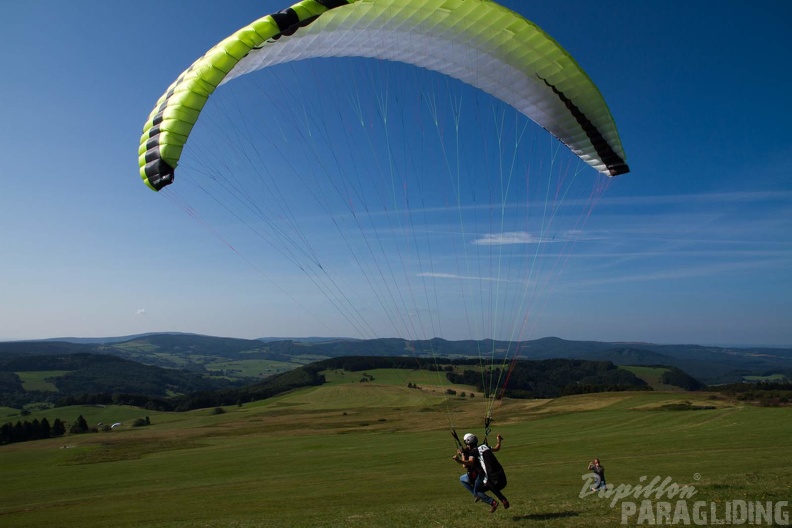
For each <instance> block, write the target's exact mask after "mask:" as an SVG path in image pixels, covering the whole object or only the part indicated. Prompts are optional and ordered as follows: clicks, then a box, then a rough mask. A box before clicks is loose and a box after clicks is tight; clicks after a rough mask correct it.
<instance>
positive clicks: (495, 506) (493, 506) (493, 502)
mask: <svg viewBox="0 0 792 528" xmlns="http://www.w3.org/2000/svg"><path fill="white" fill-rule="evenodd" d="M497 509H498V501H496V500H493V501H492V508H490V513H493V512H494V511H495V510H497Z"/></svg>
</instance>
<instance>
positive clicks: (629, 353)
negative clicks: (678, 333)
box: [0, 333, 792, 384]
mask: <svg viewBox="0 0 792 528" xmlns="http://www.w3.org/2000/svg"><path fill="white" fill-rule="evenodd" d="M76 341H84V342H76ZM77 352H84V353H99V354H110V355H114V356H117V357H122V358H125V359H130V360H133V361H136V362H139V363H143V364H147V365H155V366H161V367H170V368H179V369H187V370H191V371H194V372H199V373H200V372H206V369H207V368H210V367H211V364H212V363H213V362H215V363H216V362H218V361H220V360H227V361H253V360H256V361H268V362H281V363H282V365H283V367H282V368H289V367H287V366H289V365H290V366H291V368H293V367H297V366H299V365H302V364H307V363H309V362H312V361H317V360H320V359H322V358H333V357H339V356H393V357H397V356H409V357H435V358H466V357H468V358H470V357H495V358H504V357H508V358H513V357H518V358H521V359H532V360H541V359H554V358H563V359H580V360H590V361H611V362H613V363H614V364H616V365H666V366H669V367H676V368H678V369H681V370H682V371H684V372H686V373H687V374H689V375H690V376H692V377H694V378H695V379H697V380H699V381H700V382H703V383H707V384H720V383H732V382H739V381H742V380H743V378H744V377H745V376H770V375H773V374H784V375H792V349H778V348H727V347H710V346H700V345H656V344H652V343H608V342H598V341H569V340H564V339H560V338H557V337H546V338H542V339H537V340H532V341H522V342H507V341H494V340H481V341H472V340H467V341H465V340H463V341H447V340H445V339H439V338H435V339H430V340H417V341H407V340H404V339H399V338H385V339H369V340H362V339H346V338H325V337H314V338H304V339H303V338H301V339H299V340H297V339H285V338H260V339H236V338H225V337H213V336H203V335H196V334H178V333H159V334H143V335H139V336H127V337H125V338H101V339H99V338H91V339H88V340H80V339H78V338H70V341H52V340H46V341H22V342H0V357H2V356H3V355H5V354H18V353H26V354H61V353H77Z"/></svg>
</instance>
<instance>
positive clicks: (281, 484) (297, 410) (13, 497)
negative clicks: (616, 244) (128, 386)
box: [0, 371, 792, 528]
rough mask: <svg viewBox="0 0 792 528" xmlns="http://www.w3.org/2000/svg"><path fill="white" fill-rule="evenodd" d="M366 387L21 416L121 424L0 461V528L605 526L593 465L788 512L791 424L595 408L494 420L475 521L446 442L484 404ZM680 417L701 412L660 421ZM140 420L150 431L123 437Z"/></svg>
mask: <svg viewBox="0 0 792 528" xmlns="http://www.w3.org/2000/svg"><path fill="white" fill-rule="evenodd" d="M369 374H370V375H371V376H372V377H373V378H374V380H373V381H368V382H364V383H361V382H359V379H358V378H359V377H358V376H357V375H355V376H351V375H350V373H346V374H345V375H344V376H342V375H340V374H338V373H337V375H335V376H329V377H330V378H331V381H332V382H331V383H328V384H327V385H324V386H322V387H313V388H308V389H302V390H299V391H295V392H292V393H289V394H285V395H281V396H279V397H277V398H273V399H270V400H266V401H262V402H257V403H253V404H248V405H244V406H242V407H236V406H234V407H228V408H225V409H224V410H225V412H224V413H222V414H214V412H215V411H214V410H213V409H203V410H198V411H193V412H188V413H158V412H154V411H145V410H142V409H137V408H130V407H116V406H106V407H70V408H58V409H50V410H47V411H37V412H34V413H32V414H31V415H30V416H28V417H27V419H33V418H37V417H38V418H41V417H44V416H47V418H48V419H49V420H53V419H54V418H55V417H61V418H62V419H67V420H74V419H76V417H77V416H78V415H80V414H82V415H83V416H84V417H85V418H86V420H87V421H88V422H89V423H90V424H95V423H98V422H105V423H108V422H116V421H120V422H123V423H124V425H122V426H120V427H118V428H116V429H114V430H113V431H112V432H106V433H96V434H86V435H71V436H66V437H62V438H58V439H51V440H43V441H35V442H27V443H19V444H10V445H6V446H1V447H0V468H2V486H1V487H0V526H8V527H15V528H24V527H40V526H56V527H64V528H66V527H72V526H74V527H77V526H79V527H99V526H114V527H143V526H145V527H154V528H164V527H173V528H186V527H195V528H198V527H201V528H205V527H217V528H220V527H232V528H249V527H341V526H344V527H353V526H365V527H378V526H384V527H391V526H392V527H423V526H427V527H429V526H432V527H456V526H465V525H467V524H469V523H479V522H485V523H487V525H488V526H493V527H502V526H510V527H517V526H525V527H528V526H530V527H534V526H535V527H542V526H553V527H590V526H616V525H619V524H620V523H621V504H616V505H614V506H612V504H611V499H609V498H604V497H598V496H596V495H588V496H583V497H581V492H582V491H583V490H584V489H585V488H584V484H585V482H584V480H583V478H582V476H583V475H584V474H585V473H587V471H586V466H587V464H588V462H589V461H590V460H591V459H592V458H594V457H599V458H600V459H601V460H602V463H603V465H604V466H605V468H606V471H607V478H608V482H609V483H611V484H613V485H616V486H618V485H619V484H629V485H633V486H634V485H638V484H639V483H640V482H641V480H640V479H641V477H643V476H646V477H648V478H647V480H646V481H645V482H644V483H646V482H648V481H649V480H651V479H653V478H654V477H656V476H659V477H661V478H662V479H665V478H667V477H670V479H671V480H672V481H673V483H675V484H677V485H678V486H690V487H693V488H695V492H696V495H695V500H696V501H708V502H711V503H713V504H716V505H718V504H725V503H726V502H730V501H734V500H745V501H764V502H767V501H789V500H790V499H792V486H791V485H790V483H789V478H788V469H789V460H792V409H791V408H789V407H778V408H767V407H758V406H753V405H750V404H746V403H743V402H736V401H729V400H727V399H723V398H721V397H716V396H715V395H709V394H706V393H680V392H623V393H600V394H589V395H580V396H570V397H563V398H557V399H553V400H531V401H527V400H505V401H503V402H499V403H498V405H497V406H496V408H495V410H494V417H495V422H494V423H493V433H492V436H493V437H494V434H495V433H500V434H502V435H503V436H504V445H503V449H502V451H501V452H500V453H499V457H498V458H499V459H500V461H501V462H502V463H503V465H504V466H505V468H506V471H507V474H508V479H509V485H508V487H507V488H506V489H505V490H504V493H505V494H506V496H507V497H508V498H509V500H510V501H511V508H510V509H508V510H506V509H503V508H502V507H501V508H499V509H498V510H497V511H496V512H495V513H493V514H490V513H489V508H488V507H487V506H484V505H482V504H480V503H479V504H476V503H474V502H473V500H472V496H471V495H470V494H469V493H468V492H466V491H465V490H464V489H463V488H462V486H461V485H460V484H459V482H458V478H459V475H460V474H461V472H462V471H461V468H460V466H459V465H457V464H456V463H454V462H453V461H452V460H451V456H452V455H453V454H454V451H455V442H454V440H453V438H452V436H451V435H450V434H449V432H450V430H451V427H455V428H456V430H457V431H458V432H459V434H460V436H461V435H462V434H463V433H464V432H468V431H472V432H474V433H476V434H478V435H479V436H480V437H481V436H483V431H482V429H483V424H482V418H483V413H484V400H483V398H476V397H474V398H469V397H467V398H462V397H459V396H454V397H447V396H446V395H445V394H443V393H441V392H438V391H434V392H433V391H432V388H431V387H429V388H427V387H424V388H423V390H416V389H409V388H407V387H406V386H405V383H403V381H404V379H406V378H407V377H409V376H408V375H407V374H405V373H396V374H394V373H388V372H386V371H377V372H372V373H369ZM415 382H416V383H418V384H419V385H421V384H424V383H427V384H428V383H430V382H431V379H428V378H427V379H419V380H416V381H415ZM683 401H688V402H692V403H693V404H696V405H701V406H708V407H715V408H714V409H709V410H700V411H668V410H661V409H662V408H663V406H664V405H667V404H669V403H678V402H683ZM142 416H149V417H150V420H151V424H152V425H150V426H146V427H131V426H130V425H129V424H130V423H131V422H132V420H134V419H135V418H138V417H142ZM8 420H9V419H8V418H6V419H5V421H8ZM491 440H492V441H494V438H491ZM631 500H635V499H631ZM637 502H640V501H637ZM673 502H674V500H671V503H673ZM691 505H692V502H691ZM787 511H789V510H788V509H787ZM635 521H636V517H632V518H630V519H629V523H630V524H635Z"/></svg>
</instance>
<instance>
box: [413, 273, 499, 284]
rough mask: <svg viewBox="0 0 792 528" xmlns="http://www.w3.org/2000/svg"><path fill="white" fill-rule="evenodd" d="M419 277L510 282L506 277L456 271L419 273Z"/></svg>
mask: <svg viewBox="0 0 792 528" xmlns="http://www.w3.org/2000/svg"><path fill="white" fill-rule="evenodd" d="M418 276H419V277H431V278H433V279H454V280H472V281H487V282H508V280H507V279H505V278H497V277H484V276H468V275H457V274H455V273H428V272H427V273H419V274H418Z"/></svg>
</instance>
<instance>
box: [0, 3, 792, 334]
mask: <svg viewBox="0 0 792 528" xmlns="http://www.w3.org/2000/svg"><path fill="white" fill-rule="evenodd" d="M504 3H505V4H506V5H507V7H510V8H512V9H515V10H517V11H519V12H520V13H521V14H523V15H524V16H525V17H526V18H528V19H530V20H532V21H534V22H536V23H537V24H538V25H539V26H540V27H542V28H543V29H544V30H545V31H547V32H548V33H549V34H550V35H551V36H553V37H554V38H555V39H556V40H557V41H558V42H559V43H560V44H561V45H562V46H564V47H565V48H566V49H567V50H568V51H569V52H570V53H571V54H572V55H573V56H574V57H575V58H576V59H577V61H578V62H579V63H580V64H581V66H582V67H583V68H584V69H585V70H586V71H587V72H588V74H589V75H590V76H591V78H592V79H593V80H594V82H595V83H596V84H597V85H598V86H599V88H600V91H601V92H602V93H603V95H604V97H605V99H606V101H607V102H608V105H609V106H610V108H611V111H612V113H613V115H614V117H615V118H616V122H617V125H618V127H619V132H620V135H621V138H622V142H623V144H624V146H625V150H626V152H627V156H628V161H629V164H630V166H631V168H632V172H631V173H630V174H628V175H625V176H623V177H619V178H617V179H616V180H614V181H612V182H611V183H610V185H609V187H608V189H607V190H606V191H605V192H604V193H603V195H602V197H601V198H600V199H599V200H597V203H596V206H595V207H594V209H593V212H592V214H591V215H590V216H586V219H585V224H584V225H580V224H579V222H578V220H579V219H580V216H575V217H570V218H577V219H578V220H569V222H570V223H569V224H568V225H567V226H565V229H561V228H560V227H559V228H558V229H556V226H554V227H553V235H554V236H556V237H557V238H554V239H553V242H558V241H560V240H561V237H562V234H563V233H568V232H571V231H572V230H573V228H574V231H575V232H576V233H577V235H576V238H575V243H574V244H573V245H570V246H566V249H565V250H564V252H563V255H562V257H561V258H560V259H557V260H555V261H554V262H553V263H552V264H551V265H550V266H548V267H547V268H545V270H546V271H549V272H550V274H551V275H552V276H551V282H550V283H548V284H550V285H549V286H542V287H539V288H538V293H535V294H534V293H531V295H530V296H529V297H528V298H527V299H528V301H527V302H526V303H525V304H523V305H522V306H520V307H516V308H514V309H512V308H509V309H508V310H504V309H503V308H498V310H500V311H510V312H515V313H516V314H517V315H516V316H515V317H514V318H513V319H512V321H518V320H522V321H525V320H529V321H530V322H529V324H527V325H526V324H523V323H520V324H519V325H518V326H519V327H520V329H519V331H518V332H517V335H519V336H520V337H523V338H536V337H544V336H550V335H553V336H558V337H562V338H566V339H591V340H603V341H650V342H659V343H699V344H766V345H774V346H790V345H792V161H790V159H791V158H792V134H790V133H789V120H790V118H792V103H790V99H789V96H788V92H789V86H790V85H792V73H790V71H789V68H788V67H786V65H787V64H788V57H787V55H788V50H789V49H792V27H790V21H792V5H791V4H789V3H788V2H782V1H778V2H767V1H760V2H754V3H751V5H747V3H745V2H717V3H716V2H708V1H703V2H693V3H690V2H675V1H672V2H626V1H624V2H619V1H610V2H607V1H606V2H597V3H596V4H595V3H591V2H583V1H580V2H556V1H553V2H550V1H536V2H530V3H528V2H522V1H516V0H514V1H511V2H504ZM286 4H288V2H280V1H270V0H268V1H246V2H234V3H232V4H230V5H229V4H227V3H220V2H209V1H190V2H186V1H171V2H155V1H147V0H144V1H140V2H135V3H126V4H125V3H118V2H112V3H108V2H100V1H93V2H88V1H76V2H69V3H63V2H55V1H44V0H37V1H33V2H15V3H5V4H4V5H3V7H2V8H0V13H2V16H0V31H2V34H3V35H4V37H5V38H6V41H7V42H8V43H13V45H7V46H4V47H3V49H2V51H0V54H1V56H2V63H3V65H4V71H5V74H4V75H3V77H2V78H0V95H1V96H2V99H3V101H4V104H3V105H2V111H1V112H0V116H1V117H2V119H0V122H2V123H3V126H2V127H1V128H0V145H2V147H0V148H1V149H2V154H3V159H4V163H3V168H2V181H3V188H2V191H0V248H2V253H1V254H0V255H2V258H0V300H1V301H0V339H6V340H9V339H33V338H50V337H58V336H85V337H88V336H111V335H128V334H136V333H142V332H154V331H182V332H195V333H201V334H210V335H222V336H234V337H250V338H254V337H262V336H285V335H288V336H309V335H353V334H355V325H351V326H350V324H349V317H344V316H341V315H339V311H338V310H337V309H335V308H334V307H333V306H332V303H331V302H328V298H327V296H323V295H321V294H319V293H317V291H316V289H315V287H314V286H313V285H312V284H311V283H310V281H305V280H304V279H305V277H302V279H303V280H300V273H299V271H298V270H297V269H295V266H291V268H289V267H288V266H285V265H282V264H285V263H284V259H283V258H282V257H281V256H279V254H278V253H277V252H276V253H275V254H273V253H272V252H269V253H268V251H267V249H268V246H267V245H266V244H263V245H262V244H260V243H259V244H256V243H255V241H254V240H252V239H242V238H236V236H237V235H238V233H239V232H240V231H237V230H235V229H234V228H233V227H231V228H230V229H226V228H228V227H229V225H228V222H227V219H222V218H221V217H220V216H217V217H215V216H214V213H217V212H221V211H219V209H215V210H211V209H210V210H208V211H207V212H202V213H200V214H201V217H200V218H201V219H202V221H204V222H206V224H208V227H206V226H205V225H204V224H202V223H201V222H200V221H199V222H196V221H195V219H194V218H193V217H191V216H190V215H189V214H185V209H184V208H183V207H180V206H179V205H178V203H180V202H177V200H178V199H181V198H182V197H184V199H185V200H188V203H189V205H190V206H191V207H192V206H194V205H202V204H200V203H199V202H200V198H195V197H194V196H190V195H189V193H188V192H185V193H184V194H181V191H177V193H176V197H177V200H174V199H168V197H163V196H161V194H162V193H160V195H157V194H154V193H152V192H151V191H150V190H148V189H146V188H145V187H144V186H143V185H142V183H141V182H140V179H139V176H138V173H137V146H138V141H139V136H140V132H141V129H142V126H143V123H144V121H145V119H146V117H147V116H148V114H149V112H150V110H151V108H152V107H153V105H154V103H155V102H156V99H157V98H158V97H159V96H160V95H161V94H162V92H163V91H164V90H165V88H166V87H167V86H168V85H169V84H170V83H171V82H172V81H173V79H175V77H176V76H177V75H178V74H179V73H181V72H182V71H183V70H184V69H185V68H186V67H188V66H189V65H190V63H191V62H192V61H193V60H195V59H196V58H197V57H199V56H200V55H202V54H203V53H204V51H206V50H207V49H208V48H209V47H211V46H212V45H213V44H214V43H215V42H217V41H218V40H220V39H222V38H223V37H225V36H226V35H228V34H230V33H232V32H233V31H234V30H236V29H237V28H239V27H241V26H243V25H245V24H246V23H248V22H249V21H251V20H253V19H255V18H257V17H259V16H262V15H264V14H267V13H269V12H273V11H277V10H279V9H281V8H283V7H286ZM314 71H316V70H314ZM358 71H359V70H358ZM259 73H263V72H259ZM407 78H408V79H409V78H410V77H409V76H408V77H407ZM230 86H231V84H229V85H228V87H229V88H230ZM230 92H231V91H230V90H229V94H230ZM220 93H221V92H220V91H218V94H220ZM394 93H395V92H394ZM246 96H247V95H246V94H243V95H242V98H240V99H238V100H240V101H244V100H245V99H244V97H246ZM223 97H225V96H223ZM222 101H227V102H226V103H222ZM234 101H235V100H234V99H230V98H229V99H222V100H221V104H228V105H233V104H236V103H234ZM222 108H224V107H223V106H220V107H217V109H218V110H220V111H222ZM225 108H228V107H225ZM316 115H317V116H318V115H319V114H316ZM201 124H203V123H201V122H199V125H201ZM211 126H212V123H210V122H208V121H207V123H206V130H211ZM198 128H199V127H196V129H198ZM228 133H229V134H231V133H232V132H228ZM284 134H286V132H284ZM539 141H541V139H539ZM219 144H221V143H220V142H218V143H217V144H216V145H215V146H217V145H219ZM193 148H194V149H196V154H195V155H196V156H199V155H200V152H198V149H199V145H198V144H197V140H196V145H195V146H193ZM528 150H530V149H528ZM548 150H549V147H544V150H542V148H539V153H538V154H536V156H538V157H542V156H544V157H546V154H547V152H548ZM532 152H535V151H532ZM528 157H529V156H527V157H526V161H525V163H526V164H529V163H537V162H536V161H535V160H531V159H527V158H528ZM382 159H383V158H381V157H380V158H379V160H380V161H382ZM217 163H222V162H217ZM359 163H361V164H362V163H372V162H371V161H366V160H362V159H361V160H359ZM187 165H188V167H187V168H186V170H187V171H189V164H187ZM532 166H534V165H532ZM179 177H180V175H179V173H178V172H177V182H178V178H179ZM172 187H173V188H176V187H177V185H174V186H172ZM584 192H585V191H584ZM575 203H576V202H575V200H574V199H573V198H571V197H570V198H569V199H567V201H566V204H567V205H572V204H575ZM174 204H176V206H174ZM586 205H590V202H584V203H583V204H582V207H585V206H586ZM415 210H416V211H418V210H419V209H418V208H417V207H416V209H415ZM560 218H561V215H559V222H560ZM325 220H327V215H325ZM305 222H306V223H304V224H303V225H304V226H305V227H304V229H305V230H306V232H307V233H310V234H311V235H314V236H317V237H318V239H320V240H321V239H322V238H323V237H322V235H321V234H318V232H315V231H313V229H314V228H315V226H313V225H312V224H310V219H308V218H307V219H306V220H305ZM249 225H250V224H248V227H249ZM438 225H439V224H438ZM243 227H244V226H243ZM371 228H372V230H375V229H376V227H375V226H371ZM316 229H318V228H316ZM243 230H244V229H243ZM506 231H508V230H506ZM394 232H395V231H392V233H394ZM508 232H511V233H513V234H514V235H513V236H514V237H515V238H516V239H519V238H520V237H523V238H522V239H520V240H517V242H521V243H520V244H512V245H511V247H518V246H519V247H522V248H523V251H524V253H522V255H526V254H529V253H528V252H532V251H533V247H534V246H532V245H531V243H532V242H535V241H536V240H537V239H532V240H528V237H529V236H534V237H538V236H539V235H538V234H537V232H535V231H532V230H531V229H529V228H528V226H522V227H521V228H515V229H514V230H513V231H508ZM487 234H488V233H487V230H486V229H480V230H478V231H476V232H470V233H468V237H467V239H466V240H467V242H468V246H469V247H470V248H474V247H477V248H481V247H483V246H484V245H485V244H484V243H483V242H482V240H485V238H486V236H487ZM550 238H552V237H550ZM378 240H379V239H378ZM490 242H492V239H490ZM227 244H231V245H232V246H233V248H234V250H229V247H228V245H227ZM435 244H436V245H434V247H433V249H434V250H435V251H437V252H439V251H440V249H441V246H440V245H439V243H435ZM489 245H490V246H493V245H495V244H492V243H490V244H489ZM556 245H559V244H556ZM550 246H551V245H550V244H548V245H547V246H546V247H550ZM318 250H320V251H323V252H324V253H323V258H324V259H327V261H326V262H327V263H328V266H329V265H330V264H331V263H332V262H334V261H335V260H336V259H337V260H338V261H343V260H346V261H347V264H350V262H349V261H351V260H353V256H351V255H350V253H349V251H348V250H344V251H334V250H333V249H332V247H330V248H321V247H319V248H318ZM459 254H460V253H457V255H459ZM273 255H275V256H274V257H273ZM460 262H461V260H460V258H459V257H457V258H456V263H455V265H451V266H450V267H449V268H447V269H443V270H433V271H431V272H430V271H429V270H426V269H425V270H424V271H423V273H415V272H414V270H411V271H410V272H408V273H405V278H407V279H408V282H410V281H416V282H420V281H421V280H422V279H419V278H417V277H418V275H422V276H423V277H429V278H430V279H436V280H437V281H438V282H439V281H440V280H441V278H442V277H440V276H441V275H443V274H445V275H447V276H449V277H450V276H451V275H454V276H455V279H456V281H457V282H461V281H462V279H460V277H462V276H464V275H465V270H464V269H461V268H465V267H467V269H468V270H469V269H470V268H469V267H468V266H467V262H465V263H464V265H463V266H460V265H459V264H460ZM359 265H360V264H358V266H359ZM349 268H350V269H351V268H354V265H353V264H350V266H349ZM474 271H475V270H474ZM475 272H476V273H477V274H479V275H480V276H481V275H482V274H483V272H481V271H480V270H478V271H475ZM378 273H380V271H374V272H372V273H371V274H369V275H367V277H366V280H369V279H371V280H375V278H376V277H375V275H377V274H378ZM383 273H384V272H383ZM407 275H409V277H407ZM430 275H432V276H431V277H430ZM487 276H488V277H489V276H490V275H489V274H487ZM336 277H337V278H338V279H339V280H340V281H343V282H342V284H344V286H343V287H342V289H343V288H349V290H346V289H343V291H344V292H345V293H344V294H342V299H345V300H343V301H342V302H347V301H348V302H349V303H350V304H351V305H355V308H356V309H357V310H359V311H360V312H363V313H364V314H365V313H366V312H368V306H369V305H368V303H369V302H371V301H370V299H363V298H362V297H361V298H359V297H357V294H354V295H353V294H352V293H347V292H351V291H352V290H353V289H354V287H355V281H356V279H355V277H353V276H351V275H349V276H348V275H346V274H339V275H337V276H336ZM505 278H506V279H508V280H503V281H501V282H503V283H507V282H510V281H511V282H514V281H512V279H513V277H508V276H506V277H505ZM358 280H360V281H361V282H363V280H362V279H359V278H358ZM449 282H450V281H449ZM492 282H497V281H492ZM529 282H530V281H529V280H525V284H528V283H529ZM394 285H398V281H396V280H394ZM371 290H376V286H375V287H372V288H371ZM410 291H411V292H412V290H410ZM441 291H442V288H441ZM488 291H491V290H488ZM533 291H535V290H532V292H533ZM476 293H477V294H480V293H481V290H476ZM346 295H348V297H344V296H346ZM501 295H502V296H504V297H505V293H502V294H501ZM358 302H359V303H361V304H357V303H358ZM467 302H469V303H471V305H473V304H475V303H476V302H475V301H474V300H471V299H468V301H467ZM384 304H387V303H383V308H385V307H384ZM419 304H420V302H416V303H414V305H412V304H411V303H410V302H407V303H405V304H403V305H402V306H404V308H403V309H404V310H405V312H407V313H406V314H404V315H403V317H406V318H407V319H410V318H411V317H413V315H414V314H413V313H412V311H413V308H415V311H420V310H419V306H418V305H419ZM441 304H443V307H438V310H440V311H445V310H448V313H449V314H450V313H451V312H452V311H453V310H452V308H450V307H449V305H452V304H453V302H450V301H449V302H443V303H441ZM408 305H409V306H408ZM499 306H501V305H499ZM456 308H459V306H456ZM386 311H388V309H383V312H386ZM428 312H431V310H428ZM438 315H439V314H438ZM355 317H356V316H352V318H353V319H354V318H355ZM360 317H361V319H360V321H359V322H358V323H357V325H358V326H359V325H363V326H368V325H369V324H371V326H372V332H371V333H372V334H373V335H380V336H392V335H396V334H404V333H405V332H401V331H400V330H399V327H400V325H399V324H395V325H390V326H389V325H388V324H384V325H381V326H378V325H379V322H378V319H372V320H371V321H370V322H369V321H368V320H367V319H366V316H365V315H361V316H360ZM395 317H397V318H398V317H400V316H399V315H396V316H395ZM433 322H434V320H433V318H432V316H431V315H430V316H428V318H427V316H424V319H423V322H422V323H420V324H424V323H425V324H426V325H427V326H428V327H431V325H432V323H433ZM470 326H471V323H470V321H469V320H465V319H464V318H461V317H460V318H457V317H449V318H448V319H447V320H444V321H443V325H442V327H441V328H442V329H441V330H440V329H438V327H431V328H429V329H423V330H421V331H417V332H416V334H415V335H414V337H426V336H428V334H430V333H433V334H437V335H440V336H441V337H447V338H450V339H460V338H466V337H470V336H471V334H468V333H466V330H467V329H469V327H470ZM473 326H476V325H473ZM486 326H487V325H486V324H482V326H481V328H479V332H482V331H483V332H484V333H487V330H486V329H485V327H486ZM407 333H409V332H407ZM363 334H368V332H363ZM475 336H477V337H478V336H480V335H479V334H478V333H477V334H475ZM365 337H370V335H365ZM402 337H407V336H406V335H402ZM499 337H502V336H501V335H499Z"/></svg>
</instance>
